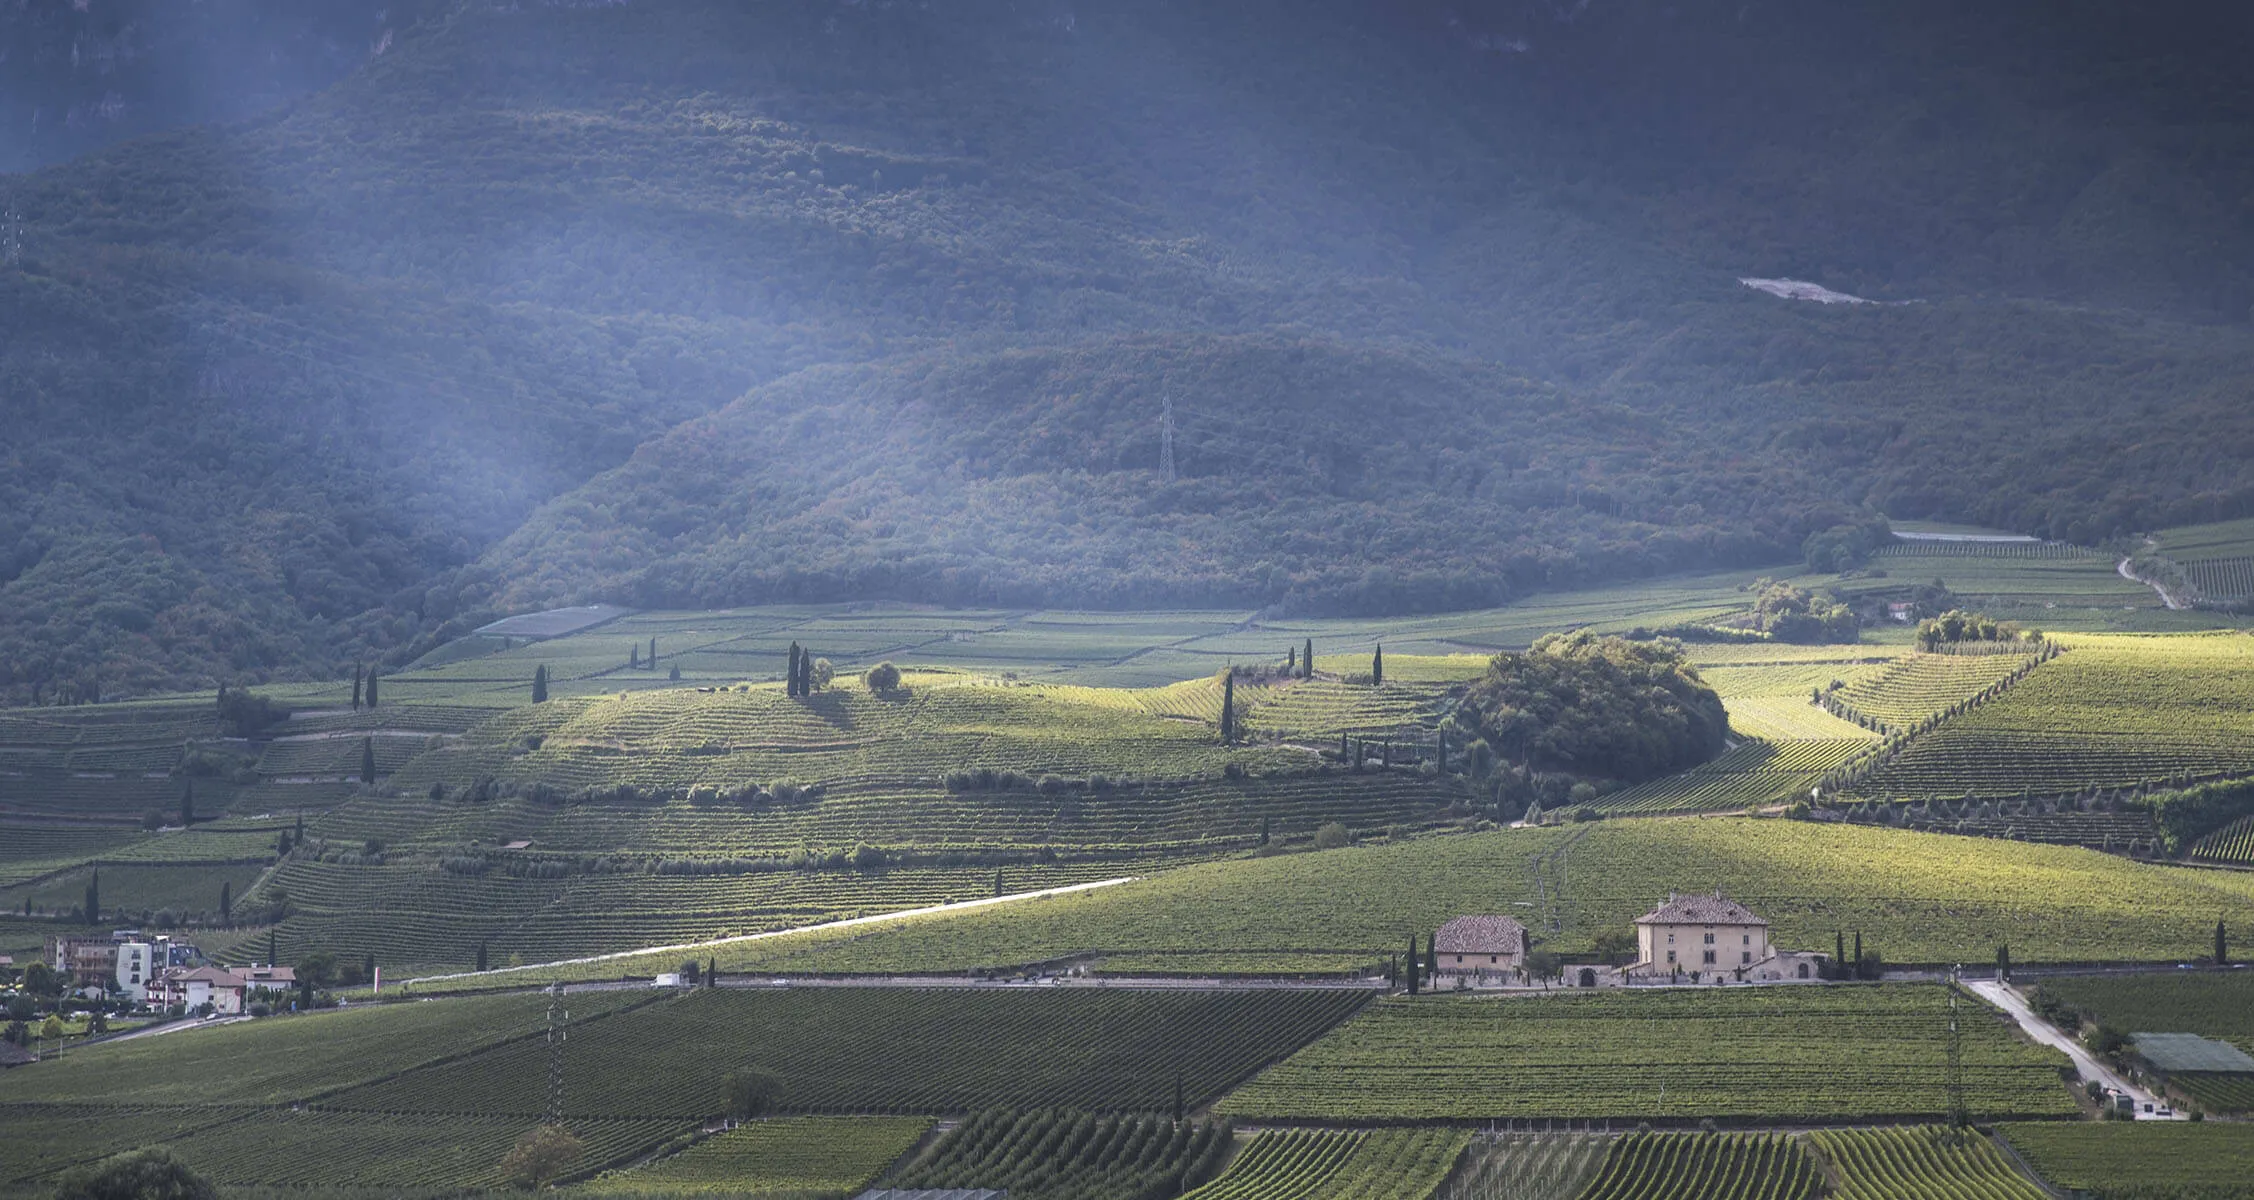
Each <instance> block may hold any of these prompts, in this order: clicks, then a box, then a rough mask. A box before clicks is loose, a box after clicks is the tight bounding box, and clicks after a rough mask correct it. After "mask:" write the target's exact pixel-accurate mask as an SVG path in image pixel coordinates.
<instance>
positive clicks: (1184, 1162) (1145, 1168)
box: [886, 1109, 1229, 1200]
mask: <svg viewBox="0 0 2254 1200" xmlns="http://www.w3.org/2000/svg"><path fill="white" fill-rule="evenodd" d="M1228 1151H1229V1131H1228V1128H1227V1127H1226V1126H1222V1125H1216V1124H1212V1123H1208V1122H1203V1121H1184V1122H1181V1123H1179V1124H1177V1123H1175V1122H1174V1121H1172V1120H1170V1119H1167V1118H1164V1117H1155V1116H1099V1115H1097V1114H1094V1113H1076V1112H1071V1111H1068V1110H1063V1109H1049V1110H1043V1111H1037V1112H1017V1111H1010V1110H1000V1109H998V1110H994V1111H990V1112H984V1113H980V1114H978V1115H977V1116H975V1117H973V1118H971V1119H970V1120H968V1121H966V1122H964V1123H963V1124H962V1125H961V1126H960V1127H958V1128H956V1129H955V1130H954V1131H953V1132H951V1133H949V1134H947V1136H946V1137H944V1138H942V1139H941V1140H940V1142H939V1144H938V1145H937V1146H935V1147H933V1148H932V1150H931V1152H930V1154H929V1155H928V1156H926V1157H925V1158H924V1159H923V1160H922V1161H921V1162H919V1163H918V1164H917V1165H916V1166H914V1167H913V1168H911V1169H910V1170H908V1171H906V1172H904V1173H903V1174H901V1175H900V1176H898V1177H897V1178H894V1179H892V1180H890V1181H888V1182H887V1184H886V1186H887V1187H891V1188H900V1189H904V1190H909V1191H933V1190H945V1189H949V1188H965V1189H988V1190H995V1191H1007V1192H1008V1193H1009V1194H1010V1195H1012V1196H1015V1197H1018V1198H1019V1200H1142V1198H1144V1197H1148V1196H1175V1195H1179V1194H1180V1193H1181V1191H1182V1188H1183V1186H1184V1183H1185V1181H1189V1182H1194V1181H1196V1180H1198V1179H1201V1178H1203V1177H1204V1176H1206V1175H1208V1174H1210V1173H1211V1172H1212V1170H1213V1168H1214V1167H1215V1166H1217V1165H1218V1163H1219V1161H1220V1160H1221V1159H1222V1158H1224V1157H1226V1156H1227V1154H1228Z"/></svg>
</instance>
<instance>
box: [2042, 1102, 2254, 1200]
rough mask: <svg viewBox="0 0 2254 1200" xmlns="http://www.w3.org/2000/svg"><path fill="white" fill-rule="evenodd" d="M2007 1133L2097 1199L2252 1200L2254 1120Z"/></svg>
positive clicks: (2052, 1174) (2055, 1176)
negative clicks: (2249, 1197) (2248, 1185)
mask: <svg viewBox="0 0 2254 1200" xmlns="http://www.w3.org/2000/svg"><path fill="white" fill-rule="evenodd" d="M2001 1132H2002V1134H2003V1136H2004V1140H2006V1141H2008V1142H2010V1143H2011V1147H2012V1149H2014V1150H2016V1151H2018V1152H2019V1156H2020V1157H2021V1158H2023V1159H2025V1160H2026V1161H2027V1164H2028V1165H2029V1166H2031V1167H2033V1168H2034V1169H2035V1172H2036V1173H2037V1174H2039V1175H2041V1176H2042V1177H2043V1178H2044V1179H2045V1180H2047V1181H2048V1182H2049V1183H2050V1184H2051V1185H2052V1186H2053V1187H2058V1188H2067V1189H2074V1190H2077V1191H2080V1192H2086V1193H2088V1194H2090V1195H2092V1196H2094V1197H2096V1198H2097V1200H2244V1197H2245V1196H2246V1181H2247V1180H2248V1179H2254V1125H2242V1124H2229V1123H2224V1122H2217V1121H2207V1122H2202V1123H2199V1124H2189V1123H2184V1122H2176V1121H2135V1122H2127V1121H2123V1122H2111V1121H2108V1122H2102V1123H2085V1122H2076V1123H2060V1124H2053V1123H2045V1124H2018V1125H2006V1126H2004V1127H2003V1128H2002V1130H2001Z"/></svg>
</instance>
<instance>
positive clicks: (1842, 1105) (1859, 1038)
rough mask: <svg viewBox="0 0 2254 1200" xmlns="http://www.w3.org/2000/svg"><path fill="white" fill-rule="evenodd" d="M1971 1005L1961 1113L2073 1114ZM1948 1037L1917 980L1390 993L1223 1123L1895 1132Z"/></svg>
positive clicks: (1940, 1070) (1995, 1022)
mask: <svg viewBox="0 0 2254 1200" xmlns="http://www.w3.org/2000/svg"><path fill="white" fill-rule="evenodd" d="M1966 1003H1967V1004H1972V1005H1973V1007H1970V1008H1967V1009H1964V1010H1962V1017H1963V1018H1967V1020H1965V1023H1964V1026H1963V1028H1964V1029H1965V1033H1964V1041H1963V1048H1962V1054H1963V1063H1964V1083H1965V1103H1966V1104H1967V1106H1968V1107H1970V1108H1971V1110H1972V1111H1974V1112H1975V1113H1977V1114H1980V1115H1981V1116H1982V1117H1984V1118H1989V1119H1993V1118H2001V1117H2022V1116H2071V1115H2073V1113H2074V1112H2075V1111H2076V1110H2075V1108H2074V1103H2073V1099H2072V1097H2070V1096H2069V1095H2068V1094H2067V1092H2066V1089H2065V1087H2064V1086H2063V1085H2062V1084H2060V1082H2059V1076H2058V1068H2059V1066H2060V1065H2062V1064H2063V1063H2064V1062H2065V1059H2064V1058H2063V1057H2061V1056H2059V1055H2058V1054H2056V1053H2054V1052H2051V1051H2048V1050H2043V1049H2039V1048H2035V1047H2032V1046H2028V1045H2026V1044H2023V1043H2022V1042H2020V1041H2019V1040H2018V1039H2017V1038H2016V1037H2015V1036H2014V1034H2013V1031H2012V1030H2011V1029H2009V1028H2007V1026H2006V1024H2005V1023H2004V1022H2003V1021H2002V1019H2001V1018H1998V1017H1994V1016H1993V1015H1992V1014H1990V1013H1989V1012H1988V1011H1987V1010H1985V1009H1984V1008H1982V1007H1980V1006H1978V1005H1977V1003H1976V1002H1972V1001H1967V1002H1966ZM1948 1029H1949V1007H1948V998H1947V990H1946V989H1944V988H1940V987H1934V986H1927V985H1883V986H1866V987H1855V988H1844V987H1842V988H1789V987H1775V988H1742V989H1734V988H1733V989H1716V990H1696V989H1691V990H1654V991H1648V992H1605V993H1584V994H1562V995H1557V996H1551V997H1545V998H1534V999H1506V1000H1496V999H1491V998H1458V997H1424V998H1417V999H1409V998H1405V997H1403V998H1391V999H1387V1000H1383V1001H1380V1002H1379V1003H1377V1004H1375V1005H1373V1006H1371V1007H1370V1008H1369V1009H1368V1010H1366V1011H1365V1012H1363V1013H1362V1014H1361V1015H1360V1016H1358V1017H1356V1018H1355V1019H1354V1020H1352V1021H1350V1022H1348V1023H1347V1024H1346V1025H1344V1026H1342V1027H1340V1028H1339V1029H1338V1030H1337V1031H1336V1032H1334V1033H1332V1034H1330V1035H1329V1036H1327V1037H1325V1038H1323V1039H1322V1040H1321V1041H1319V1042H1316V1043H1315V1044H1314V1045H1312V1046H1309V1047H1308V1048H1306V1049H1305V1050H1302V1051H1300V1052H1299V1053H1297V1054H1295V1055H1293V1056H1292V1057H1291V1058H1289V1059H1287V1060H1285V1061H1284V1062H1282V1063H1280V1064H1278V1065H1277V1066H1275V1067H1272V1068H1270V1069H1269V1070H1268V1071H1266V1072H1264V1073H1262V1074H1261V1075H1260V1077H1259V1078H1257V1079H1255V1080H1254V1081H1252V1082H1251V1083H1249V1084H1247V1085H1245V1086H1244V1087H1242V1088H1240V1089H1238V1090H1237V1091H1236V1092H1234V1093H1232V1094H1231V1095H1230V1096H1229V1097H1228V1098H1227V1099H1226V1100H1224V1101H1222V1103H1221V1105H1220V1107H1219V1109H1218V1111H1220V1112H1222V1113H1224V1114H1226V1115H1230V1116H1235V1117H1240V1118H1245V1119H1249V1120H1309V1121H1357V1120H1372V1119H1378V1120H1385V1119H1392V1120H1457V1121H1467V1120H1470V1121H1476V1120H1492V1119H1501V1118H1523V1117H1542V1118H1573V1119H1580V1118H1603V1119H1621V1118H1629V1119H1634V1118H1661V1119H1664V1118H1674V1119H1678V1120H1689V1119H1697V1118H1701V1117H1714V1118H1721V1119H1737V1120H1745V1121H1754V1120H1791V1121H1810V1120H1818V1121H1846V1120H1869V1119H1896V1120H1898V1119H1902V1118H1907V1117H1922V1116H1933V1115H1940V1114H1944V1113H1946V1112H1947V1111H1948V1094H1947V1078H1946V1058H1947V1051H1948V1041H1949V1034H1948ZM1661 1031H1664V1033H1662V1032H1661ZM1621 1153H1622V1152H1621V1151H1618V1150H1616V1151H1615V1152H1614V1156H1615V1158H1616V1159H1617V1158H1618V1157H1619V1156H1620V1154H1621Z"/></svg>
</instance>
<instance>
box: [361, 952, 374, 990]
mask: <svg viewBox="0 0 2254 1200" xmlns="http://www.w3.org/2000/svg"><path fill="white" fill-rule="evenodd" d="M360 978H362V979H364V980H366V981H367V982H368V983H369V984H370V985H373V984H374V983H375V982H376V956H375V955H374V954H370V955H368V956H367V957H366V958H363V959H361V960H360Z"/></svg>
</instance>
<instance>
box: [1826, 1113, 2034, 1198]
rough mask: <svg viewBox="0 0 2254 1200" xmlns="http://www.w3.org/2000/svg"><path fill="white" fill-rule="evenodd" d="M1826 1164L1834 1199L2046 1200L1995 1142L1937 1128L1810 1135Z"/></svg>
mask: <svg viewBox="0 0 2254 1200" xmlns="http://www.w3.org/2000/svg"><path fill="white" fill-rule="evenodd" d="M1809 1139H1810V1140H1811V1141H1812V1142H1814V1143H1815V1146H1816V1149H1817V1150H1819V1151H1821V1152H1822V1153H1823V1156H1824V1157H1825V1158H1826V1159H1828V1160H1830V1162H1831V1165H1832V1170H1833V1172H1834V1175H1835V1177H1836V1178H1837V1179H1838V1181H1839V1186H1838V1189H1837V1190H1836V1191H1834V1192H1833V1193H1832V1194H1833V1195H1834V1196H1836V1197H1837V1198H1838V1200H2046V1198H2047V1197H2048V1195H2049V1193H2047V1192H2045V1191H2044V1190H2043V1189H2041V1188H2039V1187H2037V1186H2035V1185H2034V1184H2033V1183H2031V1182H2029V1181H2028V1179H2027V1177H2026V1176H2024V1175H2021V1174H2020V1173H2019V1171H2018V1169H2017V1168H2015V1167H2013V1166H2012V1165H2011V1161H2010V1160H2009V1159H2007V1158H2006V1157H2004V1154H2003V1152H2002V1151H2000V1150H1998V1149H1997V1148H1996V1145H1995V1143H1994V1142H1991V1141H1989V1140H1988V1138H1987V1137H1985V1136H1984V1135H1981V1134H1979V1133H1974V1132H1963V1133H1959V1132H1955V1131H1952V1130H1949V1129H1947V1128H1945V1127H1941V1126H1919V1127H1914V1128H1909V1129H1825V1130H1818V1131H1817V1132H1815V1133H1813V1134H1811V1135H1809Z"/></svg>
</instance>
